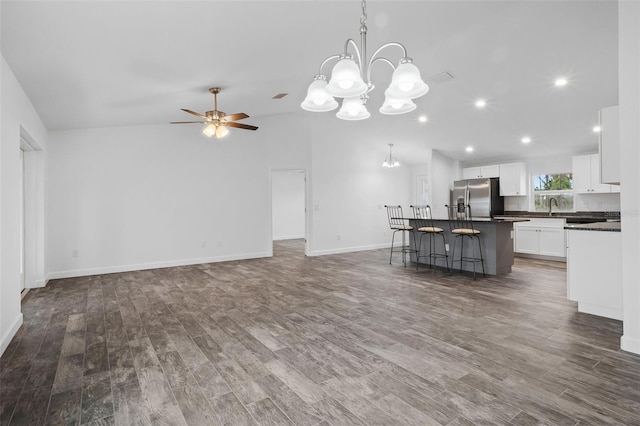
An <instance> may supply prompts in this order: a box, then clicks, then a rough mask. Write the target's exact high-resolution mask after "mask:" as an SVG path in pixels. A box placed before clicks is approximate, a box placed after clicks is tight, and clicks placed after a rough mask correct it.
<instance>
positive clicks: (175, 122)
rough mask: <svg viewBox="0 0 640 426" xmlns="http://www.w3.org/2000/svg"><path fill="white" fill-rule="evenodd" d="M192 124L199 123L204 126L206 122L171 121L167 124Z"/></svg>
mask: <svg viewBox="0 0 640 426" xmlns="http://www.w3.org/2000/svg"><path fill="white" fill-rule="evenodd" d="M192 123H201V124H206V123H207V122H206V121H171V122H169V124H192Z"/></svg>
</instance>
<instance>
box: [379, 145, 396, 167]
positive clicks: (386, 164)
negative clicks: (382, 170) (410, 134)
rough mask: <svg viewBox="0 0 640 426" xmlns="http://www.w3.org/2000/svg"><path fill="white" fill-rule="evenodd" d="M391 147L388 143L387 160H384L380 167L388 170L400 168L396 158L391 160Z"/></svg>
mask: <svg viewBox="0 0 640 426" xmlns="http://www.w3.org/2000/svg"><path fill="white" fill-rule="evenodd" d="M392 147H393V144H392V143H390V144H389V158H388V159H387V158H385V159H384V162H383V163H382V167H388V168H393V167H400V163H399V162H398V159H397V158H395V159H394V158H393V153H392V152H391V148H392Z"/></svg>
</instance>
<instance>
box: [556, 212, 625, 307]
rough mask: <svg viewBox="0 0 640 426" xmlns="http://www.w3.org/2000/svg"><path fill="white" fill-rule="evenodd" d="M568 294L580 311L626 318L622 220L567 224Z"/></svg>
mask: <svg viewBox="0 0 640 426" xmlns="http://www.w3.org/2000/svg"><path fill="white" fill-rule="evenodd" d="M564 229H565V230H566V231H567V298H568V299H569V300H573V301H576V302H578V312H584V313H587V314H592V315H598V316H602V317H607V318H613V319H617V320H622V239H621V235H620V231H621V226H620V222H597V223H588V224H580V225H567V226H565V228H564Z"/></svg>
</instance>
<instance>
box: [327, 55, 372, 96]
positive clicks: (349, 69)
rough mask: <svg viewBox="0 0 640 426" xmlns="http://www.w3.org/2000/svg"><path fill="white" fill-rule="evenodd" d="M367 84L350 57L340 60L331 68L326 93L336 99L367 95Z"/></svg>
mask: <svg viewBox="0 0 640 426" xmlns="http://www.w3.org/2000/svg"><path fill="white" fill-rule="evenodd" d="M368 88H369V87H368V86H367V83H365V82H364V80H363V79H362V76H361V75H360V68H359V67H358V65H357V64H356V61H354V60H353V57H351V56H345V57H343V58H341V59H340V60H339V61H338V63H337V64H336V65H335V66H334V67H333V71H332V72H331V80H330V81H329V84H328V85H327V88H326V90H327V93H329V94H330V95H331V96H335V97H338V98H350V97H352V96H360V95H364V94H365V93H367V89H368Z"/></svg>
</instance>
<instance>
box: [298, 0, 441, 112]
mask: <svg viewBox="0 0 640 426" xmlns="http://www.w3.org/2000/svg"><path fill="white" fill-rule="evenodd" d="M350 46H351V47H353V49H354V50H355V56H354V55H353V54H351V53H349V52H348V50H349V47H350ZM391 46H395V47H398V48H400V49H401V50H402V58H401V59H400V61H399V62H398V65H397V66H395V65H394V63H393V62H392V61H390V60H389V59H387V58H385V57H382V56H378V55H379V53H380V52H381V51H382V50H383V49H385V48H387V47H391ZM335 59H337V60H338V62H337V63H336V64H335V66H334V67H333V70H332V72H331V79H330V80H329V81H328V82H327V76H326V75H325V74H323V71H322V69H323V67H324V66H325V65H326V64H327V63H328V62H330V61H333V60H335ZM356 59H357V62H356ZM376 62H385V63H387V64H388V65H389V66H391V67H392V68H393V70H394V71H393V76H392V77H391V83H390V85H389V87H388V88H387V90H386V91H385V102H384V104H383V105H382V107H381V108H380V109H379V111H380V113H382V114H392V115H393V114H404V113H407V112H410V111H413V110H414V109H416V105H415V104H414V103H413V102H412V101H411V100H412V99H416V98H418V97H420V96H423V95H424V94H426V93H427V92H428V91H429V86H427V84H426V83H425V82H424V81H423V80H422V78H421V77H420V70H419V69H418V67H416V66H415V65H414V64H413V60H412V59H411V58H410V57H408V56H407V49H406V48H405V47H404V46H403V45H402V44H400V43H397V42H389V43H385V44H383V45H382V46H380V47H379V48H378V49H376V50H375V51H374V53H373V55H371V57H370V58H367V2H366V1H365V0H363V1H362V16H361V17H360V46H358V44H357V43H356V42H355V41H354V40H353V39H348V40H347V41H346V42H345V44H344V52H343V53H342V54H340V55H332V56H329V57H328V58H327V59H325V60H324V61H323V62H322V64H320V72H319V73H318V74H316V75H315V77H314V78H313V82H312V83H311V85H310V86H309V89H308V90H307V97H306V98H305V99H304V101H303V102H302V104H301V105H300V106H301V107H302V109H304V110H306V111H311V112H326V111H332V110H334V109H336V108H337V107H338V102H337V101H336V100H335V99H334V98H343V101H342V107H341V108H340V110H339V111H338V113H337V114H336V116H337V117H338V118H340V119H343V120H364V119H366V118H369V116H370V115H371V114H370V113H369V112H368V111H367V107H366V103H367V100H368V99H369V96H368V93H369V92H371V91H372V90H373V89H374V88H375V86H374V85H373V83H371V68H372V66H373V64H375V63H376ZM355 102H358V103H359V104H360V105H361V108H356V107H355V106H354V103H355Z"/></svg>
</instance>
